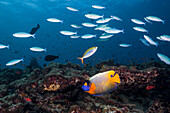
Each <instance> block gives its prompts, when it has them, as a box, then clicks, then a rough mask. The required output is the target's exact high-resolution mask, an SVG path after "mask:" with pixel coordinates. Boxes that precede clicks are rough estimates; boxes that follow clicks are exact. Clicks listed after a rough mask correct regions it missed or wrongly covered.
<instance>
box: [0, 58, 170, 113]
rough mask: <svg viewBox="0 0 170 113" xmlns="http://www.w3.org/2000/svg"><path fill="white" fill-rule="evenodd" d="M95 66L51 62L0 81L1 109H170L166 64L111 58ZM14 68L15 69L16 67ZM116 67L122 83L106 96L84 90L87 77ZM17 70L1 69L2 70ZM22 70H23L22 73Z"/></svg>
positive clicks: (141, 112)
mask: <svg viewBox="0 0 170 113" xmlns="http://www.w3.org/2000/svg"><path fill="white" fill-rule="evenodd" d="M108 64H109V65H107V61H105V62H103V63H100V64H98V65H96V66H95V67H93V68H89V69H86V68H83V67H80V66H79V65H75V64H72V63H68V64H59V63H54V62H52V63H50V64H49V65H48V66H47V67H44V68H43V69H41V68H35V69H33V71H31V72H29V73H26V72H25V73H24V70H17V72H18V73H17V74H19V75H20V76H19V77H17V79H13V80H11V81H10V82H9V81H8V82H3V83H1V84H0V112H1V113H145V112H147V113H168V112H170V102H169V100H170V97H169V96H168V94H170V89H169V83H170V79H169V76H168V75H170V71H169V70H168V69H166V68H160V67H149V68H146V69H143V70H139V69H137V67H136V66H124V65H118V66H113V65H111V64H110V63H109V61H108ZM13 70H14V69H13ZM108 70H114V71H116V72H117V73H118V74H119V75H120V79H121V84H120V85H119V86H118V88H117V89H116V90H114V91H113V92H110V93H108V94H106V95H103V96H92V95H90V94H88V93H86V92H85V91H83V90H82V88H81V87H82V85H83V83H84V82H85V80H86V79H87V78H88V77H91V76H93V75H94V74H96V73H99V72H104V71H108ZM4 72H5V73H7V72H8V73H10V75H11V76H13V75H12V73H14V72H16V69H15V71H11V69H10V70H9V71H8V70H5V71H4V70H2V69H1V73H4ZM19 72H21V73H19Z"/></svg>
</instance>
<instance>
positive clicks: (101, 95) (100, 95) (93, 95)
mask: <svg viewBox="0 0 170 113" xmlns="http://www.w3.org/2000/svg"><path fill="white" fill-rule="evenodd" d="M92 95H93V96H103V95H105V94H92Z"/></svg>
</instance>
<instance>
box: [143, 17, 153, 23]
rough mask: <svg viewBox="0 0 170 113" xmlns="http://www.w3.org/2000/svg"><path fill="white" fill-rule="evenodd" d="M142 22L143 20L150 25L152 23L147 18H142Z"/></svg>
mask: <svg viewBox="0 0 170 113" xmlns="http://www.w3.org/2000/svg"><path fill="white" fill-rule="evenodd" d="M144 20H145V21H146V22H148V23H150V24H152V22H151V21H149V20H148V19H147V18H144Z"/></svg>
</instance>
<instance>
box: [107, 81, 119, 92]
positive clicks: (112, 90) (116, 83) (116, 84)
mask: <svg viewBox="0 0 170 113" xmlns="http://www.w3.org/2000/svg"><path fill="white" fill-rule="evenodd" d="M116 88H117V83H116V86H115V87H114V88H113V89H112V90H110V91H108V92H107V93H110V92H112V91H113V90H115V89H116Z"/></svg>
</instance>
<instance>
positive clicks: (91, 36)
mask: <svg viewBox="0 0 170 113" xmlns="http://www.w3.org/2000/svg"><path fill="white" fill-rule="evenodd" d="M93 37H96V35H92V34H85V35H83V36H81V38H84V39H89V38H93Z"/></svg>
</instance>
